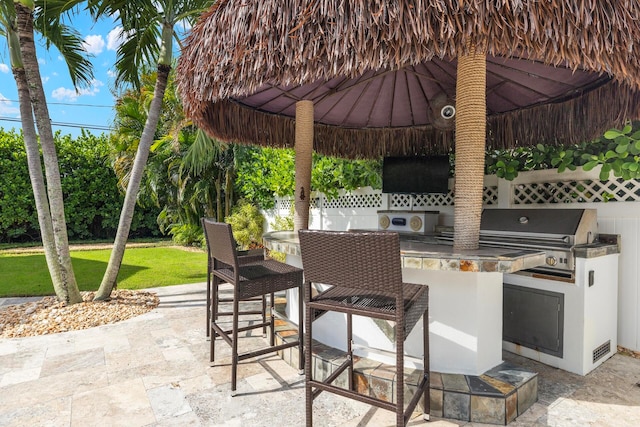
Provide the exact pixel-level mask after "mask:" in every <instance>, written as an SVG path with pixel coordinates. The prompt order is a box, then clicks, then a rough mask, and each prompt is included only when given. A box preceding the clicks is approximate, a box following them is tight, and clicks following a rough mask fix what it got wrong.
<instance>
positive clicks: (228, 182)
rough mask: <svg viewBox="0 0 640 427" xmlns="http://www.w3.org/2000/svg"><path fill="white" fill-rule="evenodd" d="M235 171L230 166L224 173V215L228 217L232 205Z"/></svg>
mask: <svg viewBox="0 0 640 427" xmlns="http://www.w3.org/2000/svg"><path fill="white" fill-rule="evenodd" d="M235 174H236V171H235V169H234V168H233V166H231V167H230V168H229V169H227V173H226V174H225V188H224V216H225V217H228V216H229V215H231V206H233V180H234V177H235Z"/></svg>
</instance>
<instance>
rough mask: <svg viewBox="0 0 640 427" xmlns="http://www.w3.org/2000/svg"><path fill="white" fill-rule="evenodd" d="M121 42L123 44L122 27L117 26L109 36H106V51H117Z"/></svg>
mask: <svg viewBox="0 0 640 427" xmlns="http://www.w3.org/2000/svg"><path fill="white" fill-rule="evenodd" d="M122 42H124V34H123V32H122V27H120V26H118V27H116V28H114V29H113V30H111V31H109V34H107V50H118V48H119V47H120V45H121V44H122Z"/></svg>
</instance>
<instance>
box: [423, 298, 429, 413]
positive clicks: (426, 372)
mask: <svg viewBox="0 0 640 427" xmlns="http://www.w3.org/2000/svg"><path fill="white" fill-rule="evenodd" d="M422 331H423V332H422V333H423V337H422V343H423V345H422V347H423V352H424V355H423V356H422V365H423V366H424V375H425V376H426V378H427V380H428V381H429V382H428V383H427V389H426V390H425V391H424V403H423V407H424V411H423V412H422V418H423V419H424V420H426V421H429V417H430V416H431V384H430V383H431V369H430V367H429V311H428V310H426V311H425V312H424V314H423V315H422Z"/></svg>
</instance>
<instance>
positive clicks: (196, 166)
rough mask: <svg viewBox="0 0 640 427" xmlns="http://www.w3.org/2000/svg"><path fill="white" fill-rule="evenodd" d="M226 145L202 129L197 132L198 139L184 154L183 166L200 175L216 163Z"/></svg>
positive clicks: (191, 172)
mask: <svg viewBox="0 0 640 427" xmlns="http://www.w3.org/2000/svg"><path fill="white" fill-rule="evenodd" d="M225 148H226V145H225V144H223V143H220V142H219V141H216V140H215V139H213V138H211V137H209V136H208V135H207V134H206V133H204V132H203V131H202V130H200V129H198V131H197V132H196V139H195V141H194V142H193V144H191V146H190V147H189V149H188V150H187V152H186V153H185V155H184V158H183V159H182V160H183V167H184V168H185V169H186V170H188V171H189V173H190V174H193V175H200V174H201V173H202V172H203V171H204V170H205V169H206V168H207V167H210V166H211V165H212V164H213V163H215V161H216V159H217V157H218V156H219V155H220V153H221V152H222V151H224V149H225Z"/></svg>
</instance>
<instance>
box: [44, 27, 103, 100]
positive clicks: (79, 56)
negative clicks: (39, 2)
mask: <svg viewBox="0 0 640 427" xmlns="http://www.w3.org/2000/svg"><path fill="white" fill-rule="evenodd" d="M35 19H36V20H35V21H34V28H36V29H37V30H38V31H39V32H40V33H42V34H43V35H45V44H46V47H47V49H48V48H49V47H50V46H51V45H53V46H55V47H56V48H57V49H58V50H59V51H60V55H62V57H63V58H64V60H65V62H66V64H67V67H68V68H69V76H70V77H71V81H72V82H73V85H74V86H76V87H77V86H89V85H91V83H92V81H93V64H92V63H91V60H90V58H91V57H93V55H91V54H89V53H87V51H86V50H85V48H84V44H83V39H82V37H81V36H80V33H78V32H77V31H76V30H74V29H73V28H71V27H68V26H67V25H64V24H62V23H61V22H60V21H51V20H50V19H47V18H46V17H45V16H44V15H39V16H37V17H36V18H35Z"/></svg>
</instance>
